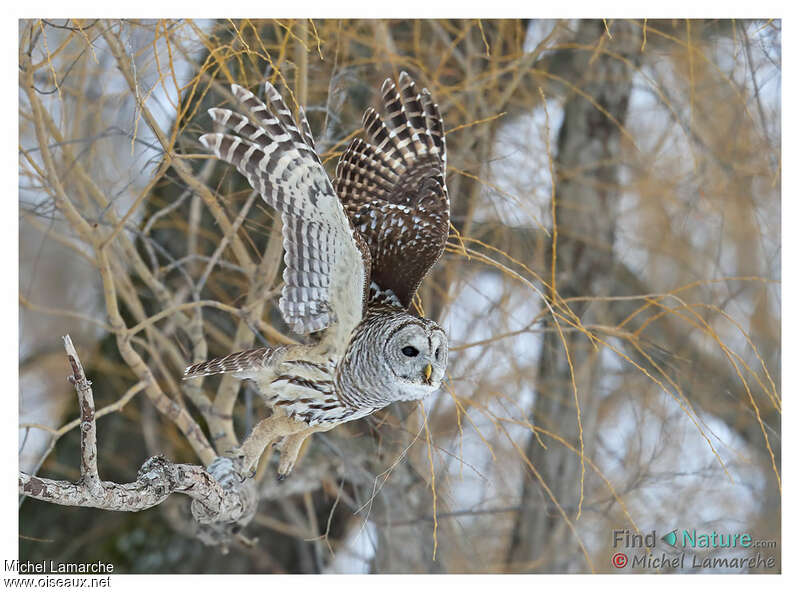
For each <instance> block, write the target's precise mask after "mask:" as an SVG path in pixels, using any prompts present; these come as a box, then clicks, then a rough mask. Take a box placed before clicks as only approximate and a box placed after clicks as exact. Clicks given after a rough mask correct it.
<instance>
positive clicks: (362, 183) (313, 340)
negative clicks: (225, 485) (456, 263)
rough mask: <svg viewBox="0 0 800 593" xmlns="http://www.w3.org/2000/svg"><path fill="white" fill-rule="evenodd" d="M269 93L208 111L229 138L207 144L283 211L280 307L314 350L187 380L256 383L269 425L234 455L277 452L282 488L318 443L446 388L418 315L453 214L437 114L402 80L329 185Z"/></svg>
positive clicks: (248, 356)
mask: <svg viewBox="0 0 800 593" xmlns="http://www.w3.org/2000/svg"><path fill="white" fill-rule="evenodd" d="M265 86H266V91H265V96H266V104H264V103H263V102H262V101H260V100H259V99H258V98H257V97H256V96H255V95H253V94H252V93H251V92H249V91H247V90H245V89H244V88H242V87H240V86H238V85H232V87H231V89H232V92H233V95H234V97H235V98H236V99H237V100H238V102H239V104H240V106H241V108H242V109H241V111H242V113H237V112H235V111H231V110H228V109H220V108H214V109H210V110H209V114H210V116H211V118H212V119H213V120H214V121H215V122H217V123H218V124H220V125H221V126H224V127H225V128H228V129H229V130H230V131H231V132H232V133H229V134H225V133H213V134H205V135H203V136H201V137H200V141H201V142H202V143H203V145H204V146H206V148H208V149H209V150H211V151H212V152H213V153H214V154H215V155H216V156H217V157H218V158H220V159H222V160H224V161H227V162H228V163H230V164H232V165H234V166H235V167H236V168H237V169H238V170H239V172H240V173H242V175H244V176H245V177H246V178H247V180H248V181H249V182H250V184H251V185H252V187H253V188H254V189H256V190H257V191H258V192H259V193H260V194H261V196H262V197H263V198H264V200H265V201H266V202H267V203H268V204H269V205H270V206H272V207H273V208H275V209H276V210H277V211H278V212H279V213H280V215H281V219H282V222H283V247H284V251H285V254H284V261H285V263H286V267H285V270H284V272H283V280H284V286H283V289H282V292H281V298H280V300H279V309H280V311H281V313H282V315H283V318H284V319H285V320H286V322H287V324H288V325H289V326H290V328H291V329H292V330H293V331H294V332H296V333H298V334H301V335H308V336H309V337H310V339H309V343H306V344H299V345H292V346H278V347H274V348H258V349H254V350H247V351H244V352H237V353H235V354H230V355H228V356H225V357H223V358H216V359H213V360H209V361H206V362H201V363H199V364H195V365H193V366H190V367H188V368H187V369H186V371H185V373H184V378H187V379H188V378H192V377H199V376H203V375H213V374H217V373H235V376H237V377H239V378H243V379H250V380H252V381H254V382H255V383H256V385H257V388H258V391H259V392H260V393H261V395H262V396H263V399H264V401H265V402H266V403H267V405H268V406H269V407H271V408H272V415H271V416H270V417H268V418H266V419H265V420H262V421H261V422H260V423H259V424H258V425H257V426H256V427H255V428H254V429H253V433H252V434H251V435H250V438H248V439H247V440H246V441H245V442H244V444H243V445H242V447H241V449H240V451H239V452H238V453H239V455H241V457H242V458H243V459H244V463H245V468H246V469H249V467H251V466H252V465H253V464H254V463H255V462H256V461H257V460H258V458H259V457H260V455H261V454H262V452H263V450H264V448H265V447H267V446H269V445H271V444H274V443H275V442H280V448H281V458H280V462H279V466H278V477H279V478H281V479H282V478H283V477H285V476H286V475H288V473H289V472H290V471H291V470H292V468H293V466H294V463H295V461H296V459H297V455H298V452H299V450H300V446H301V445H302V443H303V441H304V440H305V439H306V438H307V437H308V436H309V435H310V434H311V433H313V432H317V431H325V430H329V429H331V428H333V427H334V426H336V425H338V424H341V423H343V422H348V421H350V420H354V419H357V418H361V417H364V416H366V415H368V414H371V413H372V412H374V411H376V410H379V409H381V408H383V407H385V406H387V405H389V404H390V403H392V402H395V401H402V400H417V399H421V398H423V397H425V396H426V395H428V394H430V393H432V392H434V391H436V390H437V389H438V388H439V385H440V383H441V381H442V379H443V377H444V373H445V368H446V365H447V354H448V352H447V336H446V335H445V333H444V331H443V330H442V328H441V327H439V326H438V325H437V324H436V323H435V322H434V321H431V320H429V319H424V318H420V317H417V316H415V315H413V314H411V313H410V312H409V308H410V306H411V301H412V299H413V297H414V295H415V293H416V291H417V288H418V287H419V285H420V283H421V282H422V280H423V278H424V277H425V276H426V274H427V273H428V271H429V270H430V268H431V266H432V265H433V264H434V263H435V262H436V261H437V260H438V259H439V257H440V256H441V254H442V252H443V251H444V246H445V242H446V240H447V234H448V230H449V226H450V203H449V199H448V195H447V188H446V185H445V167H446V150H445V148H446V147H445V137H444V129H443V124H442V118H441V115H440V113H439V108H438V106H437V105H436V104H435V103H434V102H433V100H432V98H431V95H430V93H429V92H428V90H427V89H422V91H421V92H418V91H417V88H416V86H415V84H414V81H413V80H412V79H411V77H410V76H409V75H408V74H406V73H405V72H403V73H402V74H401V75H400V78H399V85H396V84H395V83H394V82H393V81H392V80H391V79H387V80H386V81H385V82H384V84H383V86H382V88H381V96H382V103H383V108H384V111H385V113H386V117H385V118H384V117H381V116H380V115H379V114H378V113H377V112H376V111H375V110H374V109H371V108H370V109H368V110H367V111H366V113H365V114H364V118H363V127H364V133H365V136H366V140H362V139H355V140H353V141H352V142H351V144H350V145H349V147H348V148H347V150H346V151H345V153H344V154H343V155H342V157H341V159H340V160H339V163H338V166H337V168H336V179H335V180H334V182H333V183H331V181H330V179H329V178H328V175H327V174H326V172H325V169H324V168H323V166H322V161H321V160H320V157H319V155H318V154H317V152H316V150H315V147H314V139H313V137H312V135H311V129H310V127H309V124H308V121H307V119H306V117H305V114H304V112H303V110H302V108H301V109H300V110H299V118H298V119H299V125H297V123H296V122H295V120H294V119H293V117H292V114H291V112H290V110H289V109H288V108H287V106H286V104H285V103H284V102H283V100H282V99H281V96H280V95H279V94H278V92H277V91H276V90H275V88H274V87H272V86H271V85H270V84H269V83H267V84H266V85H265ZM398 86H399V88H398Z"/></svg>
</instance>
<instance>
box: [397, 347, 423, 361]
mask: <svg viewBox="0 0 800 593" xmlns="http://www.w3.org/2000/svg"><path fill="white" fill-rule="evenodd" d="M400 352H402V353H403V354H405V355H406V356H408V357H409V358H414V357H415V356H416V355H417V354H419V350H417V349H416V348H414V346H406V347H405V348H403V349H402V350H401V351H400Z"/></svg>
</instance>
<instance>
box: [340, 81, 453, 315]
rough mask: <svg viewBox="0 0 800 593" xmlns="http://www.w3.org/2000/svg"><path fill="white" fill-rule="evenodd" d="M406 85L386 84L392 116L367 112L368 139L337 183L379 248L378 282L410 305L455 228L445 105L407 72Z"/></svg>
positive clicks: (352, 148) (374, 256)
mask: <svg viewBox="0 0 800 593" xmlns="http://www.w3.org/2000/svg"><path fill="white" fill-rule="evenodd" d="M399 85H400V88H399V90H398V87H397V85H395V83H394V82H393V81H392V80H391V79H387V80H386V81H385V82H384V83H383V86H382V88H381V95H382V100H383V106H384V110H385V112H386V114H387V117H386V120H384V119H382V118H381V117H380V116H379V115H378V114H377V113H376V112H375V110H374V109H372V108H370V109H368V110H367V111H366V113H365V114H364V120H363V124H364V131H365V135H366V137H367V140H366V141H364V140H361V139H360V138H357V139H355V140H353V141H352V142H351V143H350V145H349V147H348V148H347V150H346V151H345V153H344V155H343V156H342V158H341V159H340V160H339V164H338V166H337V168H336V182H335V187H336V191H337V193H338V195H339V197H340V198H341V200H342V203H343V204H344V207H345V210H346V212H347V215H348V216H349V217H350V220H352V221H353V225H354V226H355V228H356V229H357V230H358V232H359V233H360V234H361V235H362V236H363V237H364V239H365V240H366V242H367V244H368V245H369V249H370V253H371V265H372V267H371V277H370V279H371V281H372V282H374V283H375V284H376V285H377V287H378V288H379V291H383V292H385V291H391V292H392V293H394V295H396V296H397V298H398V299H399V300H400V302H401V303H402V305H403V306H404V307H406V308H408V307H409V306H410V305H411V300H412V299H413V298H414V294H415V293H416V291H417V288H418V287H419V284H420V283H421V282H422V280H423V278H424V277H425V276H426V275H427V273H428V271H429V270H430V268H431V266H433V264H434V263H436V261H437V260H438V259H439V257H440V256H441V254H442V252H443V251H444V246H445V243H446V241H447V235H448V232H449V228H450V201H449V198H448V196H447V186H446V185H445V170H446V168H447V151H446V144H445V137H444V126H443V124H442V117H441V114H440V113H439V108H438V106H437V105H436V104H435V103H434V102H433V100H432V98H431V95H430V93H429V92H428V90H427V89H423V90H422V92H421V93H420V92H417V88H416V85H415V84H414V81H413V80H412V79H411V77H410V76H409V75H408V74H407V73H405V72H403V73H402V74H401V75H400V78H399Z"/></svg>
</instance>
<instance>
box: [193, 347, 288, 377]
mask: <svg viewBox="0 0 800 593" xmlns="http://www.w3.org/2000/svg"><path fill="white" fill-rule="evenodd" d="M283 349H284V347H282V346H279V347H277V348H254V349H252V350H244V351H242V352H234V353H233V354H228V355H227V356H223V357H221V358H213V359H211V360H206V361H205V362H200V363H197V364H193V365H192V366H190V367H186V370H185V371H184V372H183V378H184V379H192V378H194V377H205V376H208V375H219V374H221V373H239V374H240V375H247V374H248V373H250V372H252V371H257V370H259V369H262V368H265V367H267V366H269V364H270V362H271V360H272V358H273V356H274V355H275V354H276V353H278V352H281V351H282V350H283ZM242 378H244V377H242Z"/></svg>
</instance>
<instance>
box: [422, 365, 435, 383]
mask: <svg viewBox="0 0 800 593" xmlns="http://www.w3.org/2000/svg"><path fill="white" fill-rule="evenodd" d="M422 372H423V373H424V374H425V382H426V383H430V382H431V373H432V372H433V367H432V366H431V364H430V363H428V364H426V365H425V368H424V369H423V370H422Z"/></svg>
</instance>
